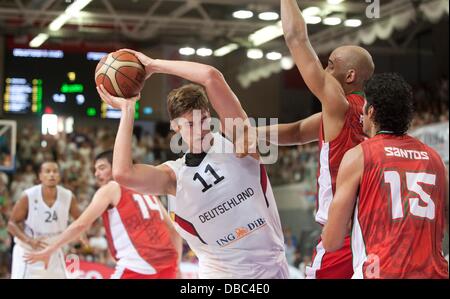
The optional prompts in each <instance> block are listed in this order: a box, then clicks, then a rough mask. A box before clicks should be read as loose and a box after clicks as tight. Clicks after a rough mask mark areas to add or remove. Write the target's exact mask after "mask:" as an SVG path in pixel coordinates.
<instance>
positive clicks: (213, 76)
mask: <svg viewBox="0 0 450 299" xmlns="http://www.w3.org/2000/svg"><path fill="white" fill-rule="evenodd" d="M223 81H225V78H224V76H223V74H222V73H221V72H220V71H219V70H218V69H216V68H215V67H208V68H207V70H206V72H205V80H204V84H203V85H204V86H208V85H214V84H215V83H217V82H223Z"/></svg>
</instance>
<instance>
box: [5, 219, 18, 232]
mask: <svg viewBox="0 0 450 299" xmlns="http://www.w3.org/2000/svg"><path fill="white" fill-rule="evenodd" d="M14 227H16V224H15V223H14V222H13V221H11V220H10V221H8V225H7V228H6V229H7V230H8V233H10V234H11V235H14Z"/></svg>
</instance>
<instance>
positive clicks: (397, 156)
mask: <svg viewBox="0 0 450 299" xmlns="http://www.w3.org/2000/svg"><path fill="white" fill-rule="evenodd" d="M361 146H362V149H363V153H364V174H363V177H362V180H361V186H360V191H359V198H358V200H357V205H356V210H355V216H354V223H353V233H352V249H353V267H354V272H355V276H354V277H355V278H396V279H397V278H448V264H447V261H446V260H445V259H444V257H443V254H442V240H443V238H444V225H445V184H446V180H445V167H444V164H443V162H442V159H441V158H440V157H439V155H438V154H437V153H436V152H435V151H434V150H433V149H431V148H430V147H428V146H426V145H425V144H423V143H421V142H420V141H419V140H417V139H414V138H412V137H410V136H407V135H405V136H393V135H378V136H375V137H374V138H372V139H369V140H367V141H365V142H363V143H362V144H361Z"/></svg>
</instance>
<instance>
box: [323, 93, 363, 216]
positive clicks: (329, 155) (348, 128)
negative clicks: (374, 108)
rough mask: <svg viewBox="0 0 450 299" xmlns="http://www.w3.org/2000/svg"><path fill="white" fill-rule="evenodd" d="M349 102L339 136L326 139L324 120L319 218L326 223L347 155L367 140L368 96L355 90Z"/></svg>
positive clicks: (349, 96)
mask: <svg viewBox="0 0 450 299" xmlns="http://www.w3.org/2000/svg"><path fill="white" fill-rule="evenodd" d="M347 101H348V103H349V108H348V110H347V113H346V115H345V122H344V126H343V127H342V130H341V132H340V133H339V135H338V137H336V138H335V139H334V140H332V141H330V142H325V136H324V128H323V121H322V123H321V126H320V140H319V149H320V159H319V168H318V172H319V173H318V179H317V184H318V188H317V189H318V190H317V191H318V195H317V202H316V208H317V211H316V221H317V222H318V223H319V224H321V225H325V224H326V223H327V220H328V208H329V207H330V204H331V201H332V200H333V196H334V193H335V191H336V178H337V174H338V170H339V166H340V165H341V161H342V158H343V157H344V154H345V153H346V152H347V151H348V150H349V149H352V148H354V147H355V146H357V145H358V144H360V143H361V142H362V141H364V139H365V135H364V133H363V128H362V116H363V107H364V97H363V96H362V95H361V94H359V93H353V94H350V95H348V96H347Z"/></svg>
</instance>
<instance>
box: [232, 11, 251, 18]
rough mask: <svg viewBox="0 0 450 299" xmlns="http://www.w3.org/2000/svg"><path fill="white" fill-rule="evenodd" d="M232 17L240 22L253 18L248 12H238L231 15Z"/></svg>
mask: <svg viewBox="0 0 450 299" xmlns="http://www.w3.org/2000/svg"><path fill="white" fill-rule="evenodd" d="M233 17H234V18H236V19H240V20H246V19H251V18H253V12H252V11H250V10H238V11H235V12H234V13H233Z"/></svg>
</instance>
